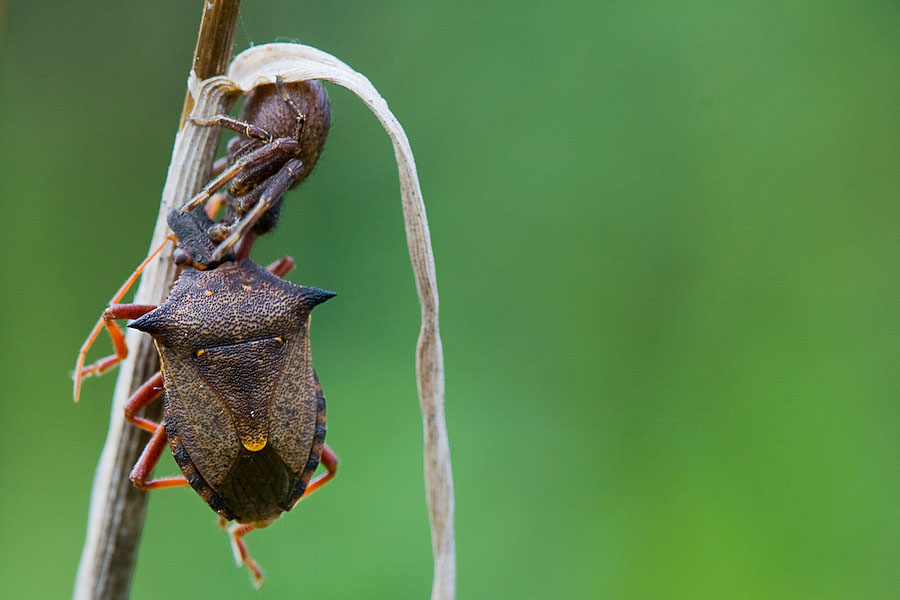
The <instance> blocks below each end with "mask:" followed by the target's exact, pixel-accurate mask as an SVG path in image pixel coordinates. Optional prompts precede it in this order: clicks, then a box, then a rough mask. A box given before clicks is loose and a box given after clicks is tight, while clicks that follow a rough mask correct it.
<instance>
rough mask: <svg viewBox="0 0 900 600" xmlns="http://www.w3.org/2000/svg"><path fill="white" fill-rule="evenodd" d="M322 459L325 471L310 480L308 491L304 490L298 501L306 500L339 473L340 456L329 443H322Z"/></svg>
mask: <svg viewBox="0 0 900 600" xmlns="http://www.w3.org/2000/svg"><path fill="white" fill-rule="evenodd" d="M320 460H321V464H322V466H323V467H325V472H324V473H322V474H321V475H319V476H318V477H316V478H315V479H313V480H312V481H310V482H309V485H308V486H306V491H305V492H303V495H302V496H300V498H299V499H298V500H297V502H300V501H301V500H305V499H306V498H307V497H308V496H309V495H310V494H312V493H313V492H315V491H316V490H317V489H319V488H320V487H322V486H323V485H325V484H326V483H328V482H329V481H331V480H332V479H333V478H334V476H335V475H336V474H337V468H338V457H337V455H336V454H335V453H334V450H332V449H331V448H330V447H329V446H328V444H322V458H321V459H320Z"/></svg>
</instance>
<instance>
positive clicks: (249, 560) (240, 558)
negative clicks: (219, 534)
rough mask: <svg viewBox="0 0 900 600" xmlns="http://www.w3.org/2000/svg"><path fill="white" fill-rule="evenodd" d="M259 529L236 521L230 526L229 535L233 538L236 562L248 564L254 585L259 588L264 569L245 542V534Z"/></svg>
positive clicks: (232, 543) (232, 547)
mask: <svg viewBox="0 0 900 600" xmlns="http://www.w3.org/2000/svg"><path fill="white" fill-rule="evenodd" d="M254 529H257V527H254V526H253V525H246V524H245V525H241V524H238V523H235V524H234V525H232V526H231V527H229V528H228V537H230V538H231V550H232V551H233V552H234V562H236V563H237V565H238V566H241V565H247V568H248V569H250V576H251V577H253V587H255V588H256V589H259V588H261V587H262V584H263V580H264V577H263V571H262V569H261V568H260V566H259V563H257V562H256V561H255V560H253V557H252V556H250V553H249V552H248V551H247V545H246V544H245V543H244V536H245V535H247V534H248V533H250V532H251V531H253V530H254Z"/></svg>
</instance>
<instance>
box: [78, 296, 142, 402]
mask: <svg viewBox="0 0 900 600" xmlns="http://www.w3.org/2000/svg"><path fill="white" fill-rule="evenodd" d="M154 309H156V307H155V306H151V305H146V304H110V305H109V306H108V307H107V308H106V310H104V311H103V314H102V315H101V316H100V319H99V320H98V321H97V324H96V325H95V326H94V329H92V330H91V333H90V335H89V336H88V339H87V340H86V341H85V342H84V344H83V345H82V346H81V350H80V351H79V352H78V360H77V361H76V363H75V390H74V395H75V401H76V402H77V401H78V396H79V394H80V392H81V380H82V379H83V378H85V377H90V376H91V375H99V374H101V373H103V372H105V371H108V370H109V369H111V368H113V367H114V366H116V365H117V364H119V363H120V362H122V361H123V360H125V358H127V357H128V346H126V345H125V334H124V333H122V330H121V329H120V328H119V326H118V325H117V324H116V321H115V319H137V318H138V317H141V316H143V315H145V314H147V313H148V312H150V311H151V310H154ZM104 327H106V329H107V331H109V337H111V338H112V342H113V347H114V348H115V350H116V353H115V354H111V355H109V356H106V357H104V358H101V359H100V360H98V361H96V362H94V363H92V364H90V365H88V366H86V367H85V366H83V365H84V360H85V357H86V356H87V353H88V350H90V348H91V346H92V345H93V343H94V340H96V339H97V336H98V335H100V330H101V329H103V328H104Z"/></svg>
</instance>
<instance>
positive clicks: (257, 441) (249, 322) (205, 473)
mask: <svg viewBox="0 0 900 600" xmlns="http://www.w3.org/2000/svg"><path fill="white" fill-rule="evenodd" d="M196 213H197V214H196V215H195V214H193V213H189V214H183V213H180V212H178V211H173V213H172V214H171V215H170V217H169V222H170V224H172V225H173V229H175V230H176V232H178V231H179V230H181V231H190V230H192V229H193V230H197V229H198V227H201V226H205V224H206V222H207V221H206V220H208V219H209V217H208V216H207V215H206V213H205V212H204V211H196ZM204 219H206V220H204ZM186 221H193V222H194V223H195V224H194V225H193V226H190V227H188V226H186V225H185V222H186ZM197 223H199V225H197ZM170 239H173V240H174V239H175V238H174V236H173V238H170ZM187 239H190V237H189V236H188V238H187ZM178 243H179V251H181V256H188V255H193V256H201V257H203V256H204V252H202V251H198V250H197V249H195V248H182V247H181V246H182V244H184V243H188V244H190V243H192V242H190V241H188V242H183V241H182V240H180V239H179V240H178ZM164 245H165V244H164ZM164 245H163V246H164ZM163 246H161V247H160V248H159V249H158V250H157V251H156V252H155V253H154V254H153V255H151V256H150V257H149V258H148V259H147V260H145V261H144V263H142V264H141V265H140V266H139V267H138V269H137V270H136V271H135V273H134V274H133V275H132V277H131V278H129V280H128V281H127V282H126V284H125V285H123V287H122V289H120V290H119V292H118V293H117V294H116V296H114V297H113V299H112V303H111V304H110V305H109V307H108V308H107V309H106V310H105V311H104V313H103V315H102V317H101V318H100V320H99V321H98V322H97V325H96V326H95V327H94V329H93V331H92V332H91V335H90V336H89V338H88V340H87V341H86V342H85V344H84V346H83V347H82V349H81V352H80V353H79V357H78V363H77V366H76V370H75V399H76V400H77V399H78V395H79V391H80V385H81V379H82V378H83V377H85V376H87V375H91V374H96V373H101V372H103V371H106V370H108V369H110V368H111V367H113V366H114V365H115V364H117V363H118V362H119V361H121V360H122V359H123V358H125V356H127V354H128V348H127V347H126V345H125V338H124V336H123V334H122V331H121V329H119V327H118V326H117V325H116V323H115V320H116V319H135V320H134V321H132V322H131V323H130V324H129V325H128V326H129V327H132V328H134V329H138V330H140V331H143V332H146V333H148V334H150V335H151V336H152V337H153V341H154V343H155V344H156V348H157V350H158V351H159V356H160V361H161V363H162V370H161V372H160V373H157V374H156V375H155V376H154V377H152V378H151V379H150V380H149V381H147V382H146V383H144V384H143V385H141V386H140V387H139V388H138V389H137V390H136V391H135V392H134V394H133V395H132V396H131V398H130V399H129V400H128V402H127V404H126V406H125V417H126V419H128V420H129V421H130V422H131V423H133V424H135V425H136V426H138V427H140V428H142V429H145V430H147V431H149V432H151V433H152V434H153V436H152V437H151V439H150V442H149V443H148V444H147V446H146V448H145V449H144V451H143V453H142V454H141V457H140V459H139V460H138V462H137V464H135V466H134V469H133V470H132V472H131V480H132V482H133V483H134V484H135V485H136V486H137V487H139V488H141V489H146V490H149V489H156V488H164V487H173V486H181V485H190V486H191V487H192V488H194V490H195V491H196V492H197V493H198V494H199V495H200V496H201V497H202V498H203V499H204V500H205V501H206V502H207V504H209V506H210V507H211V508H212V509H213V510H214V511H216V512H217V513H218V514H219V515H220V517H221V522H222V524H223V525H224V523H225V522H226V521H230V520H234V521H235V524H233V525H232V526H231V527H230V528H229V529H228V532H229V535H230V538H231V541H232V545H233V548H234V551H235V557H236V559H237V560H238V564H241V563H245V564H246V565H247V566H248V567H249V569H250V572H251V574H252V576H253V580H254V584H255V585H256V586H257V587H258V586H259V585H261V584H262V580H263V575H262V571H261V569H260V568H259V566H258V565H257V563H256V562H255V561H254V560H253V559H252V558H251V557H250V555H249V554H248V552H247V548H246V546H245V544H244V542H243V539H242V538H243V536H244V535H245V534H247V533H248V532H250V531H252V530H254V529H259V528H261V527H265V526H267V525H268V524H269V523H271V522H272V521H274V520H275V519H276V518H278V516H279V515H281V513H283V512H285V511H289V510H291V508H293V506H294V505H295V504H296V503H297V502H298V501H299V500H300V499H302V498H304V497H306V496H308V495H309V494H311V493H312V492H313V491H315V490H316V489H318V488H319V487H321V486H322V485H323V484H324V483H325V482H327V481H328V480H330V479H331V478H332V477H333V476H334V474H335V472H336V470H337V457H336V456H335V454H334V452H332V451H331V449H330V448H329V447H328V446H327V445H326V444H325V397H324V396H323V394H322V388H321V386H320V385H319V380H318V377H317V375H316V372H315V370H314V369H313V365H312V357H311V355H310V347H309V335H308V334H309V323H310V312H311V311H312V309H313V308H314V307H315V306H317V305H319V304H321V303H322V302H324V301H326V300H328V299H329V298H331V297H333V296H334V294H333V293H332V292H326V291H324V290H320V289H317V288H310V287H303V286H297V285H294V284H292V283H290V282H288V281H285V280H284V279H282V278H281V276H282V275H284V274H285V273H287V271H289V270H290V269H291V268H292V267H293V260H292V259H291V258H289V257H285V258H283V259H281V260H280V261H278V262H276V263H274V264H273V265H271V266H270V267H269V268H268V269H264V268H262V267H260V266H259V265H257V264H256V263H254V262H253V261H251V260H250V259H248V258H241V259H239V260H235V261H232V262H225V263H224V264H221V265H219V266H217V267H215V268H209V269H207V270H197V269H195V268H192V267H186V268H185V269H184V270H183V272H182V274H181V276H180V277H179V278H178V279H177V280H176V282H175V283H174V284H173V286H172V291H171V293H170V294H169V297H168V298H167V299H166V301H165V302H164V303H163V304H161V305H159V306H144V305H135V304H118V302H119V300H121V299H122V297H123V296H124V294H125V292H126V291H127V288H128V286H129V285H130V284H131V283H132V282H133V281H134V280H135V279H136V278H137V276H138V275H139V274H140V272H141V270H142V269H143V268H144V266H145V265H146V264H147V263H148V262H149V261H150V260H151V259H152V258H153V256H154V255H155V254H156V253H158V252H159V250H161V249H162V247H163ZM248 251H249V249H247V248H245V249H243V250H241V251H240V252H239V254H245V253H246V252H248ZM207 258H208V257H207ZM187 262H189V261H187ZM103 327H106V328H107V329H108V330H109V333H110V335H111V337H112V339H113V343H114V346H115V348H116V354H115V355H112V356H109V357H106V358H103V359H101V360H99V361H97V362H95V363H93V364H91V365H89V366H86V367H85V366H83V365H84V359H85V355H86V353H87V351H88V349H89V348H90V346H91V344H92V343H93V341H94V339H96V337H97V335H98V334H99V332H100V330H101V329H102V328H103ZM163 391H164V392H165V394H164V400H163V422H162V423H155V422H152V421H150V420H148V419H146V418H143V417H140V416H137V414H136V413H137V412H138V411H139V410H140V409H141V408H142V407H144V406H146V405H148V404H149V403H151V402H153V401H154V400H156V399H157V398H159V397H160V395H161V393H162V392H163ZM167 442H168V444H169V445H170V446H171V448H172V453H173V455H174V457H175V461H176V462H177V463H178V466H179V467H180V468H181V472H182V475H181V476H178V477H165V478H159V479H154V480H148V477H149V476H150V473H151V471H152V470H153V468H154V466H155V465H156V463H157V461H158V460H159V458H160V456H161V454H162V452H163V450H164V449H165V446H166V443H167ZM320 461H321V462H322V464H323V466H324V467H325V468H326V472H325V473H323V474H321V475H320V476H318V477H317V478H316V479H314V480H312V481H310V479H311V477H312V475H313V473H314V471H315V470H316V467H317V466H318V464H319V462H320Z"/></svg>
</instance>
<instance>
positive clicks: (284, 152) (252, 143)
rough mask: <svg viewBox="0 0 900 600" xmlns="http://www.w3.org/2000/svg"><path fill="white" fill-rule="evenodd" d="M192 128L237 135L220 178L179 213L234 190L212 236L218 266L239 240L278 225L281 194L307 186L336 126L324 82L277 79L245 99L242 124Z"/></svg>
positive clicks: (202, 120) (223, 119) (218, 120)
mask: <svg viewBox="0 0 900 600" xmlns="http://www.w3.org/2000/svg"><path fill="white" fill-rule="evenodd" d="M191 121H192V122H193V123H195V124H196V125H200V126H204V127H212V126H220V127H224V128H226V129H231V130H232V131H235V132H237V133H238V134H239V135H238V136H235V137H234V138H232V139H231V140H230V141H229V143H228V146H227V150H228V154H227V156H226V157H225V158H224V159H222V160H220V161H217V162H216V165H215V166H214V168H213V172H214V173H218V174H217V175H216V176H215V177H214V178H213V179H212V180H210V182H209V183H207V184H206V186H204V188H203V189H202V190H200V192H199V193H197V195H196V196H194V197H193V198H191V200H190V201H188V202H187V204H185V205H184V207H183V208H182V209H181V213H182V214H184V213H187V212H189V211H191V210H193V209H195V208H197V207H198V206H200V205H201V204H205V203H206V202H207V201H208V200H209V199H210V198H212V197H213V194H215V193H216V192H217V191H219V190H220V189H222V188H223V187H225V186H226V185H228V189H227V194H226V196H225V198H224V200H222V201H221V202H223V203H224V204H225V205H226V210H227V214H226V216H225V218H224V219H223V220H222V221H221V222H219V223H214V224H212V225H211V226H210V227H209V229H208V232H207V233H208V235H209V238H210V239H211V241H212V242H214V243H219V245H218V247H217V248H216V249H215V251H214V252H213V254H212V257H211V258H212V261H213V262H220V261H222V260H223V259H224V258H226V257H227V256H228V255H229V254H230V253H231V250H232V248H233V247H234V246H235V244H237V243H238V241H240V240H241V238H243V237H245V236H248V234H249V236H250V237H256V235H258V234H262V233H266V232H267V231H269V230H271V229H272V227H274V226H275V223H276V222H277V220H278V217H279V214H280V212H281V196H282V194H284V192H286V191H287V190H289V189H291V188H293V187H294V186H296V185H297V184H299V183H300V182H302V181H303V180H304V179H306V177H307V176H308V175H309V173H310V172H311V171H312V169H313V167H314V166H315V165H316V161H317V160H318V159H319V154H320V153H321V152H322V147H323V146H324V145H325V138H326V137H327V136H328V129H329V127H330V125H331V106H330V104H329V102H328V95H327V94H326V93H325V88H324V86H323V85H322V83H321V82H320V81H316V80H308V81H296V82H291V83H285V82H284V80H283V79H282V78H281V77H280V76H279V77H277V78H276V80H275V83H274V84H266V85H261V86H258V87H256V88H254V89H253V90H251V91H250V92H249V93H248V94H247V98H246V100H245V101H244V106H243V108H242V110H241V118H240V119H235V118H234V117H231V116H229V115H225V114H222V115H215V116H211V117H192V118H191ZM210 204H213V203H210ZM209 212H211V213H214V212H215V210H214V208H213V210H209Z"/></svg>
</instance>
